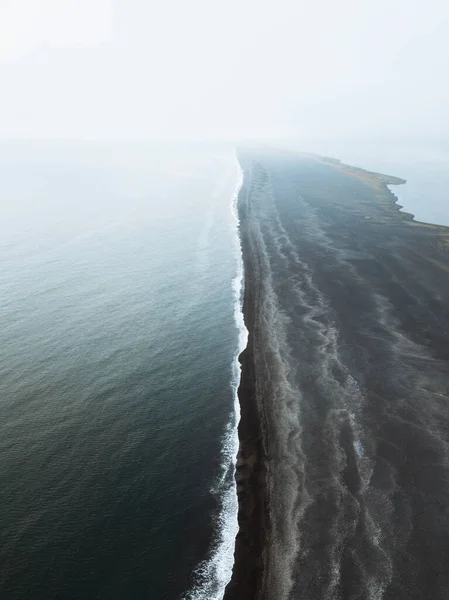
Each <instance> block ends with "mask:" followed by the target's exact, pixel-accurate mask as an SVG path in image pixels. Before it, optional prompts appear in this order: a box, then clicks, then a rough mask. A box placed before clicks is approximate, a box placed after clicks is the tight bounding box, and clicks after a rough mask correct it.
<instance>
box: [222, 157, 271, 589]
mask: <svg viewBox="0 0 449 600" xmlns="http://www.w3.org/2000/svg"><path fill="white" fill-rule="evenodd" d="M248 178H249V173H248V171H247V170H246V169H243V183H242V186H241V188H240V192H239V196H238V200H237V213H238V216H239V234H240V244H241V249H242V260H243V268H244V286H243V289H244V294H243V306H242V313H243V319H244V323H245V326H246V329H247V331H248V338H247V345H246V348H245V349H244V350H243V351H242V352H241V354H240V355H239V362H240V366H241V375H240V384H239V387H238V399H239V403H240V422H239V425H238V438H239V449H238V454H237V463H236V471H235V481H236V487H237V498H238V533H237V536H236V540H235V551H234V566H233V570H232V577H231V580H230V581H229V583H228V585H227V586H226V589H225V593H224V597H223V600H236V599H242V600H243V599H245V600H251V599H253V598H257V597H258V595H259V591H260V585H261V580H262V578H263V573H264V557H263V554H264V550H265V544H266V540H267V531H266V526H267V524H266V519H267V514H268V510H267V502H268V494H267V480H266V465H265V454H266V452H265V448H264V439H263V434H262V432H263V429H264V425H263V422H262V414H261V410H260V406H259V404H258V399H257V392H256V375H255V359H254V346H255V339H254V338H255V321H256V319H255V317H256V314H257V306H258V299H259V291H260V290H259V288H258V287H257V277H255V272H256V271H257V266H256V265H255V264H254V263H253V261H252V258H254V257H255V253H254V252H252V251H251V250H252V249H251V241H250V237H249V235H248V229H247V221H248V206H247V205H245V202H244V197H245V196H246V198H247V197H248V193H247V185H248Z"/></svg>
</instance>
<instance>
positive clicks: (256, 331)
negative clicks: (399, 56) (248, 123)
mask: <svg viewBox="0 0 449 600" xmlns="http://www.w3.org/2000/svg"><path fill="white" fill-rule="evenodd" d="M239 158H240V161H241V164H242V168H243V169H244V183H243V187H242V189H241V192H240V197H239V215H240V228H241V229H240V233H241V240H242V247H243V258H244V265H245V298H244V316H245V321H246V325H247V327H248V330H249V341H248V346H247V349H246V350H245V351H244V352H243V354H242V356H241V362H242V380H241V385H240V389H239V398H240V403H241V415H242V416H241V423H240V427H239V437H240V452H239V460H238V465H237V475H236V478H237V485H238V496H239V526H240V530H239V534H238V537H237V541H236V551H235V565H234V571H233V577H232V580H231V582H230V583H229V585H228V587H227V589H226V593H225V599H226V600H236V599H242V600H243V599H244V600H251V599H256V598H257V599H259V600H262V599H263V600H287V599H301V600H314V599H320V600H322V599H328V600H331V599H332V600H334V599H345V600H346V599H348V600H349V599H350V600H356V599H357V600H365V599H366V600H368V599H369V600H380V599H381V598H383V599H384V600H393V599H394V600H400V599H404V600H405V599H407V600H412V599H416V600H418V599H419V600H423V599H428V600H431V599H432V600H435V599H443V598H449V460H448V448H449V229H447V228H444V227H438V226H431V225H424V224H420V223H417V222H415V221H414V220H413V218H412V216H411V215H407V214H405V213H401V212H400V211H399V207H398V205H397V204H396V203H395V197H394V196H393V194H392V193H391V192H390V191H389V189H388V188H387V184H400V183H403V181H402V180H400V179H397V178H394V177H388V176H383V175H378V174H373V173H368V172H366V171H362V170H360V169H354V168H351V167H347V166H345V165H342V164H340V163H339V162H338V161H335V160H332V159H322V158H318V157H313V156H299V157H298V156H293V155H290V154H280V153H277V154H271V153H268V152H256V151H252V152H247V151H245V152H244V151H241V152H240V155H239Z"/></svg>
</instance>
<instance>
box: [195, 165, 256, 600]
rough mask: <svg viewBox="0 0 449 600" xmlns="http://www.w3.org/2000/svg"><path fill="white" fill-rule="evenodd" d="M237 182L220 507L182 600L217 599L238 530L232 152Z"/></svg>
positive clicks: (237, 288) (241, 328) (239, 303)
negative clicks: (208, 548) (206, 553)
mask: <svg viewBox="0 0 449 600" xmlns="http://www.w3.org/2000/svg"><path fill="white" fill-rule="evenodd" d="M235 163H236V169H237V182H236V186H235V190H234V193H233V196H232V200H231V215H232V220H233V223H232V224H233V228H234V232H235V235H234V253H235V260H236V275H235V277H234V279H233V280H232V289H233V292H234V320H235V325H236V327H237V330H238V348H237V352H236V354H235V356H234V360H233V362H232V381H231V388H232V395H233V401H234V402H233V412H232V414H231V418H230V421H229V423H228V425H227V427H226V432H225V435H224V437H223V444H222V462H221V474H220V476H219V477H218V479H217V481H216V483H215V485H214V488H213V489H212V490H211V491H212V493H213V494H214V495H215V494H216V495H217V496H218V497H219V498H220V510H219V514H218V519H217V521H218V522H217V525H216V540H215V544H214V547H213V550H212V554H211V557H210V558H209V559H208V560H206V561H204V562H203V563H201V564H200V565H199V566H198V567H197V569H196V571H195V573H194V580H195V584H194V587H193V589H192V590H191V591H189V592H188V593H187V594H185V595H184V596H183V600H221V599H222V598H223V595H224V591H225V587H226V585H227V583H228V582H229V580H230V579H231V575H232V565H233V562H234V545H235V538H236V535H237V531H238V521H237V513H238V500H237V489H236V485H235V479H234V473H235V467H236V460H237V452H238V446H239V439H238V430H237V428H238V424H239V421H240V405H239V399H238V387H239V383H240V363H239V355H240V353H241V352H242V351H243V350H244V349H245V347H246V344H247V341H248V331H247V329H246V327H245V322H244V319H243V282H244V272H243V257H242V247H241V242H240V233H239V218H238V206H237V205H238V196H239V192H240V188H241V187H242V183H243V170H242V168H241V166H240V163H239V161H238V158H237V154H235Z"/></svg>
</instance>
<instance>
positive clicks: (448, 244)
mask: <svg viewBox="0 0 449 600" xmlns="http://www.w3.org/2000/svg"><path fill="white" fill-rule="evenodd" d="M310 158H312V155H309V159H310ZM313 158H314V159H315V160H317V161H319V162H320V163H321V164H322V165H323V164H324V165H325V166H327V167H328V168H330V169H337V170H339V171H340V172H342V173H343V174H344V175H346V176H349V177H351V178H354V179H358V180H359V181H360V182H361V183H363V184H364V185H366V186H369V187H370V188H371V190H372V193H373V199H372V201H371V204H370V206H369V210H367V214H365V215H363V212H362V211H363V210H364V207H363V206H362V205H363V202H357V201H356V202H355V203H354V207H353V208H351V212H352V214H353V215H355V217H356V219H359V220H360V221H361V222H363V220H364V221H365V223H366V224H369V225H370V226H372V227H373V228H375V229H376V230H377V229H379V231H380V230H381V229H382V228H383V227H393V228H397V227H400V228H402V227H403V226H404V225H405V226H407V228H408V227H417V228H420V229H421V228H422V229H421V231H422V233H423V235H425V234H424V230H428V236H429V237H428V241H429V243H430V244H431V247H430V248H429V251H428V256H427V258H428V260H429V261H430V262H432V263H434V265H435V266H437V267H438V268H444V265H443V263H442V262H441V260H440V259H441V257H439V256H438V255H435V254H434V251H435V250H436V251H438V253H439V252H440V251H441V250H442V249H443V251H444V254H446V251H447V252H449V227H446V226H443V225H432V224H428V223H422V222H420V221H416V220H415V219H414V215H412V214H410V213H405V212H401V211H400V209H401V208H402V207H401V205H399V203H398V198H397V196H395V195H394V194H393V192H392V191H391V190H390V189H389V187H388V186H389V185H401V184H404V183H405V180H403V179H401V178H398V177H393V176H388V175H383V174H380V173H373V172H370V171H365V170H364V169H360V168H358V167H351V166H350V165H346V164H344V163H341V161H339V160H338V159H329V158H327V157H318V156H316V155H313ZM242 168H243V167H242ZM243 171H244V179H243V183H242V187H241V189H240V192H239V196H238V200H237V212H238V216H239V232H240V243H241V248H242V257H243V264H244V298H243V316H244V322H245V325H246V328H247V330H248V343H247V346H246V348H245V350H243V352H242V353H241V354H240V356H239V361H240V364H241V379H240V385H239V388H238V398H239V403H240V412H241V419H240V423H239V426H238V437H239V450H238V457H237V463H236V473H235V480H236V486H237V496H238V506H239V508H238V533H237V537H236V541H235V552H234V565H233V570H232V577H231V580H230V581H229V583H228V585H227V586H226V589H225V593H224V597H223V600H262V599H265V598H267V597H270V598H271V596H270V595H269V593H268V583H267V578H268V577H271V576H272V575H271V574H270V573H268V567H267V565H268V564H270V563H271V561H270V558H269V556H268V553H269V551H270V547H271V542H272V540H270V518H271V513H270V501H271V498H270V484H271V483H272V481H270V473H269V464H270V460H272V458H273V457H272V455H271V452H270V450H269V444H270V440H269V438H270V436H271V435H273V432H272V428H273V424H272V422H271V420H270V418H268V417H267V414H266V410H265V408H267V410H269V404H268V403H269V401H270V400H271V398H270V395H269V391H270V390H269V387H267V385H266V384H265V382H261V381H260V380H259V378H258V373H257V371H258V367H257V348H258V347H259V346H260V344H261V339H262V337H263V336H262V335H261V327H260V323H259V321H258V318H257V317H258V314H259V308H260V304H261V293H263V290H262V279H263V265H262V263H261V259H260V253H259V251H258V248H257V247H255V246H254V244H255V243H257V242H255V237H254V236H252V235H251V219H252V214H251V213H252V207H251V205H250V202H251V198H250V194H249V188H250V186H251V177H252V176H251V173H250V169H246V168H243ZM256 210H257V209H256ZM429 230H432V231H429ZM401 231H403V233H404V235H405V236H406V237H407V238H409V236H410V234H411V231H410V230H409V233H408V234H406V232H405V230H402V229H401V230H399V229H398V236H399V241H400V238H401ZM425 237H427V236H425ZM260 374H261V373H260V372H259V376H260ZM260 379H263V378H262V377H260ZM266 401H268V402H267V403H266ZM274 466H275V467H276V465H274Z"/></svg>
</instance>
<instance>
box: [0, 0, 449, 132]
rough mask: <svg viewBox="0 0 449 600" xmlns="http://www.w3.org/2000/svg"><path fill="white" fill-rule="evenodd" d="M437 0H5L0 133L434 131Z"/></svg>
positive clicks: (438, 88)
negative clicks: (308, 0)
mask: <svg viewBox="0 0 449 600" xmlns="http://www.w3.org/2000/svg"><path fill="white" fill-rule="evenodd" d="M448 72H449V4H448V3H446V2H445V1H444V0H428V1H427V2H425V3H424V2H422V0H396V1H394V0H393V1H391V0H389V1H387V0H377V1H376V2H374V1H368V2H365V3H362V2H359V1H357V0H342V1H340V2H338V3H336V2H333V1H331V0H318V1H316V2H313V3H311V2H304V1H299V2H297V1H296V2H294V1H293V0H290V1H287V0H278V1H276V2H274V1H273V0H271V1H264V0H227V1H226V2H220V3H218V2H214V1H211V0H190V1H189V2H182V1H181V0H169V1H166V2H148V1H146V0H116V1H111V0H6V1H5V0H3V1H2V3H1V4H0V81H1V94H0V138H3V139H5V138H82V139H109V138H118V139H124V138H126V139H135V138H138V139H173V138H181V139H204V138H207V139H209V138H216V137H218V138H227V139H234V138H273V137H275V138H284V137H285V138H297V139H298V138H299V139H329V138H333V137H335V138H341V137H342V136H343V137H347V138H362V139H366V138H373V139H374V138H376V139H398V138H400V139H402V140H404V139H407V138H411V139H417V138H428V139H434V140H435V139H440V138H444V137H445V136H447V135H448V134H449V112H448V111H447V105H448V103H449V80H448V78H447V73H448Z"/></svg>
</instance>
